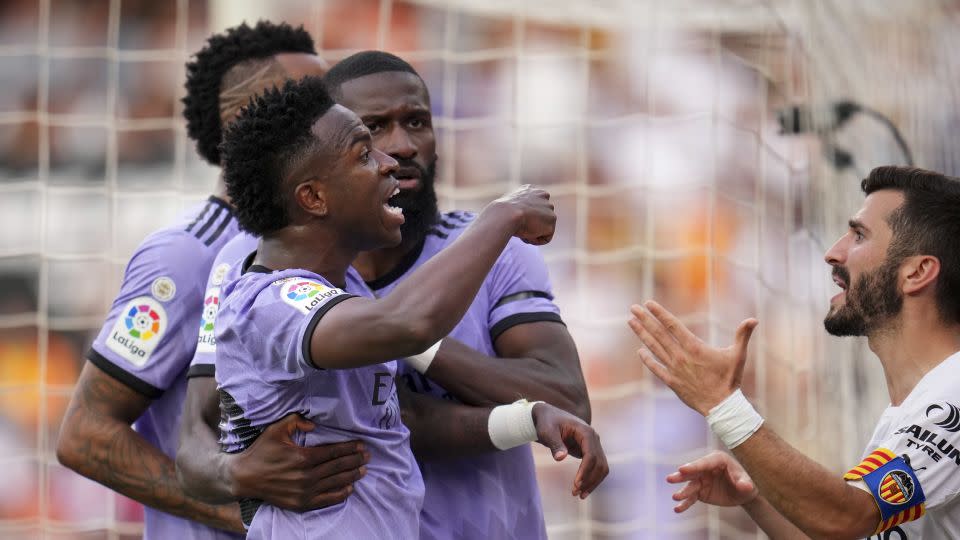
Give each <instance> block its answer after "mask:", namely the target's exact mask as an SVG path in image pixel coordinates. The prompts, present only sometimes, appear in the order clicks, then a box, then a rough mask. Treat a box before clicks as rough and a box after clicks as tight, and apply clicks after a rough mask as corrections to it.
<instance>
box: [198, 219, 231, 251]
mask: <svg viewBox="0 0 960 540" xmlns="http://www.w3.org/2000/svg"><path fill="white" fill-rule="evenodd" d="M231 221H233V216H231V215H230V214H227V217H225V218H223V221H221V222H220V225H219V226H217V228H216V230H214V231H213V234H211V235H210V238H207V240H206V241H205V242H204V243H203V244H204V245H205V246H210V245H212V244H213V243H214V242H216V241H217V238H220V235H221V234H223V231H224V230H225V229H226V228H227V225H229V224H230V222H231Z"/></svg>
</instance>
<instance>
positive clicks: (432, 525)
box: [324, 51, 590, 540]
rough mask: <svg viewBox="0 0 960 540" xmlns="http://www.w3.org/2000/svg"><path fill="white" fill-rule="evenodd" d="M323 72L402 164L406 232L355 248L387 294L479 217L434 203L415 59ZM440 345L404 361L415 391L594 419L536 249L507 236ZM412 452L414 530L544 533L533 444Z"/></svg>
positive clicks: (399, 201)
mask: <svg viewBox="0 0 960 540" xmlns="http://www.w3.org/2000/svg"><path fill="white" fill-rule="evenodd" d="M324 80H325V82H326V83H327V86H328V88H329V89H330V92H331V94H332V95H333V97H334V98H335V99H336V100H337V102H338V103H340V104H341V105H344V106H345V107H347V108H348V109H351V110H352V111H354V112H355V113H356V114H357V115H358V116H359V117H360V118H361V120H362V121H363V123H364V124H365V125H366V126H367V127H368V128H369V130H370V134H371V136H372V137H373V144H374V146H375V147H376V148H377V149H378V150H381V151H383V152H384V153H386V154H388V155H390V156H391V157H392V158H394V159H396V160H397V161H398V163H399V169H398V170H397V172H396V177H397V179H398V180H400V194H399V195H398V196H397V197H396V198H395V199H394V200H393V202H392V204H396V205H397V206H399V207H401V208H403V213H404V218H405V219H406V222H405V223H404V225H403V228H402V232H403V235H402V236H403V240H402V242H401V244H400V245H398V246H396V247H391V248H386V249H380V250H373V251H368V252H364V253H361V254H360V256H359V257H358V259H357V261H356V262H355V263H354V266H355V268H357V269H358V270H359V272H360V274H361V275H363V277H364V278H365V279H366V281H367V284H368V285H369V286H370V287H371V288H372V289H373V290H374V293H375V294H376V295H377V296H384V295H386V294H388V293H390V292H391V291H393V290H395V288H397V287H400V286H402V285H403V284H404V281H405V280H406V279H408V278H409V277H410V276H411V275H412V273H413V272H414V270H416V269H418V268H420V267H421V266H423V265H425V264H427V262H428V261H430V260H431V259H432V258H433V257H435V256H437V255H438V254H439V253H443V251H444V250H446V249H448V248H449V246H451V245H452V244H453V243H454V242H455V241H456V240H457V239H458V238H459V237H460V236H461V235H462V234H463V233H464V231H465V230H466V228H467V226H468V225H469V223H471V221H472V220H473V219H474V218H475V216H474V215H472V214H470V213H467V212H457V211H454V212H447V213H443V214H440V213H439V212H438V210H437V199H436V193H435V191H434V176H435V172H436V163H437V148H436V139H435V135H434V131H433V124H432V116H431V113H430V95H429V92H428V90H427V87H426V84H425V83H424V81H423V79H421V78H420V76H419V74H418V73H417V72H416V71H415V70H414V69H413V67H411V66H410V64H408V63H407V62H405V61H404V60H402V59H400V58H398V57H396V56H394V55H392V54H389V53H386V52H381V51H367V52H362V53H358V54H355V55H353V56H350V57H348V58H345V59H344V60H342V61H340V62H339V63H337V64H336V65H334V66H333V67H332V68H331V69H330V71H329V72H328V73H327V75H326V76H325V77H324ZM432 283H433V284H434V285H433V286H435V287H437V286H442V285H441V284H442V283H443V282H442V281H440V280H439V279H437V280H434V281H433V282H432ZM437 345H438V346H439V347H435V348H433V349H432V350H431V351H428V353H427V354H426V355H424V356H419V357H416V358H414V359H412V361H409V362H402V363H401V364H400V367H399V370H400V372H401V378H402V380H403V381H404V382H405V384H406V385H407V386H408V387H409V389H410V390H412V391H413V392H416V393H423V394H426V395H432V396H437V397H443V398H447V399H455V398H459V400H460V401H463V402H465V403H469V404H473V405H497V404H502V403H510V402H512V401H514V400H516V399H517V397H520V396H523V397H526V398H528V399H531V400H543V401H546V402H547V403H551V404H553V405H556V406H558V407H560V408H561V409H564V410H566V411H568V412H571V413H573V414H575V415H577V416H579V417H580V418H582V419H583V420H584V421H586V422H589V421H590V401H589V397H588V395H587V389H586V384H585V382H584V379H583V374H582V372H581V369H580V360H579V357H578V355H577V350H576V346H575V345H574V343H573V340H572V338H571V337H570V334H569V333H568V332H567V329H566V326H564V325H563V323H562V319H561V318H560V315H559V310H558V309H557V307H556V305H555V304H554V303H553V293H552V291H551V287H550V280H549V275H548V272H547V268H546V265H545V264H544V261H543V258H542V257H541V255H540V253H539V251H538V250H537V248H536V247H535V246H531V245H527V244H524V243H523V242H520V241H519V240H517V239H513V240H511V241H510V243H509V244H508V245H507V248H506V249H505V250H504V252H503V254H502V255H500V257H499V258H498V260H497V262H496V264H495V265H494V267H493V270H491V272H490V273H489V275H488V276H487V278H486V279H485V280H484V282H483V285H482V286H481V287H480V291H479V293H478V294H477V297H476V300H475V301H474V302H473V303H472V304H471V305H470V308H469V309H468V310H467V313H466V315H465V316H464V317H463V319H462V320H461V321H460V322H459V324H458V325H457V326H456V328H455V329H454V330H453V331H452V332H451V333H450V337H448V338H446V339H444V340H443V341H441V342H440V343H438V344H437ZM418 457H421V459H420V467H421V470H422V471H423V476H424V482H425V484H426V497H425V499H424V505H423V511H422V514H421V531H420V537H421V538H424V539H430V538H437V539H448V538H517V539H524V540H526V539H536V538H546V527H545V525H544V521H543V509H542V505H541V502H540V494H539V490H538V488H537V482H536V475H535V470H534V464H533V458H532V454H531V451H530V448H529V446H528V445H524V446H520V447H517V448H513V449H511V450H508V451H505V452H495V453H486V454H481V455H474V456H469V457H464V458H460V459H429V458H424V457H423V456H418ZM582 495H583V496H586V493H583V494H582ZM479 501H482V502H479Z"/></svg>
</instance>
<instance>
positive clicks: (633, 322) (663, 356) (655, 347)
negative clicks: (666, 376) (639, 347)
mask: <svg viewBox="0 0 960 540" xmlns="http://www.w3.org/2000/svg"><path fill="white" fill-rule="evenodd" d="M627 324H628V325H630V329H631V330H633V333H634V334H636V335H637V337H638V338H640V341H642V342H643V344H644V345H646V347H647V348H648V349H650V352H652V353H653V354H654V355H655V356H656V357H657V358H659V359H660V360H661V361H662V362H669V361H670V358H669V355H668V354H667V351H665V350H664V349H663V347H661V346H660V342H659V341H657V340H656V339H654V337H653V336H652V335H650V332H647V329H646V328H644V326H643V323H642V322H640V320H639V319H636V318H634V319H630V320H629V321H627Z"/></svg>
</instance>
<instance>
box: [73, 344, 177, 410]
mask: <svg viewBox="0 0 960 540" xmlns="http://www.w3.org/2000/svg"><path fill="white" fill-rule="evenodd" d="M87 360H89V361H90V363H91V364H93V365H95V366H97V367H98V368H100V369H101V370H102V371H103V372H104V373H106V374H107V375H110V376H111V377H113V378H114V379H116V380H118V381H120V382H122V383H123V384H125V385H127V386H129V387H130V389H131V390H133V391H135V392H137V393H140V394H143V395H144V396H146V397H148V398H150V399H157V398H158V397H160V396H162V395H163V390H161V389H160V388H157V387H156V386H154V385H152V384H150V383H148V382H146V381H144V380H142V379H140V378H139V377H137V376H136V375H133V374H131V373H130V372H129V371H127V370H125V369H123V368H122V367H120V366H118V365H116V364H114V363H113V362H111V361H110V360H108V359H107V357H105V356H103V355H102V354H100V353H98V352H97V351H96V350H94V349H90V350H89V351H87Z"/></svg>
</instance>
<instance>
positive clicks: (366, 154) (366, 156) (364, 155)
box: [360, 147, 370, 165]
mask: <svg viewBox="0 0 960 540" xmlns="http://www.w3.org/2000/svg"><path fill="white" fill-rule="evenodd" d="M369 162H370V148H368V147H364V149H363V151H362V152H360V163H363V164H364V165H366V164H367V163H369Z"/></svg>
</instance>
